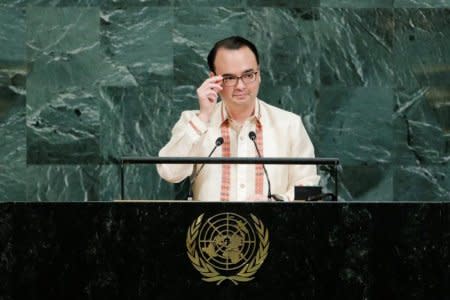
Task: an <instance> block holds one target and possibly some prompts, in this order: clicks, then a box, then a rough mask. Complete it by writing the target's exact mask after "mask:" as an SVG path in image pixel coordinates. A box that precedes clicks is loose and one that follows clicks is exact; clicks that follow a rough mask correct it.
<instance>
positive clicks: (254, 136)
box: [248, 131, 283, 201]
mask: <svg viewBox="0 0 450 300" xmlns="http://www.w3.org/2000/svg"><path fill="white" fill-rule="evenodd" d="M248 137H249V138H250V139H251V140H252V142H253V144H254V145H255V149H256V152H257V153H258V156H259V157H262V156H261V152H259V148H258V145H257V144H256V133H255V132H254V131H250V132H249V133H248ZM262 167H263V169H264V173H265V174H266V179H267V187H268V190H267V198H269V199H274V200H275V201H283V199H280V198H278V197H277V196H275V195H272V191H271V189H270V179H269V174H267V169H266V166H265V165H264V164H262Z"/></svg>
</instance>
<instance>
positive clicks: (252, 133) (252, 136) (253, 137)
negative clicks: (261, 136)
mask: <svg viewBox="0 0 450 300" xmlns="http://www.w3.org/2000/svg"><path fill="white" fill-rule="evenodd" d="M248 137H249V138H250V139H251V140H252V141H254V140H256V133H255V132H254V131H250V132H249V133H248Z"/></svg>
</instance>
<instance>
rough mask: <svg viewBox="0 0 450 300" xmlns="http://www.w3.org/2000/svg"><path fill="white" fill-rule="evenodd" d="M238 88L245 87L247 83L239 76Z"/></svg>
mask: <svg viewBox="0 0 450 300" xmlns="http://www.w3.org/2000/svg"><path fill="white" fill-rule="evenodd" d="M236 88H237V89H244V88H245V83H244V80H242V78H238V79H237V83H236Z"/></svg>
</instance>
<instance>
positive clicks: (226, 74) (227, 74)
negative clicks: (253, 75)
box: [222, 68, 254, 76]
mask: <svg viewBox="0 0 450 300" xmlns="http://www.w3.org/2000/svg"><path fill="white" fill-rule="evenodd" d="M248 72H254V70H253V68H251V69H247V70H245V71H244V72H242V74H245V73H248ZM222 76H237V75H236V74H230V73H225V74H222Z"/></svg>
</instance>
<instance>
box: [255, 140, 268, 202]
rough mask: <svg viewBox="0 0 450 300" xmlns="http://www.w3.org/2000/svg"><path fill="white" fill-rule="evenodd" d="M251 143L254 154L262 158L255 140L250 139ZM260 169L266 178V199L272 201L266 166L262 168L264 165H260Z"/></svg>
mask: <svg viewBox="0 0 450 300" xmlns="http://www.w3.org/2000/svg"><path fill="white" fill-rule="evenodd" d="M252 142H253V144H254V145H255V148H256V153H258V156H259V157H260V158H262V156H261V153H260V152H259V149H258V145H257V144H256V142H255V140H254V139H252ZM262 167H263V170H264V173H265V174H266V178H267V198H269V199H272V191H271V190H270V180H269V174H267V170H266V166H264V164H263V165H262Z"/></svg>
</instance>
